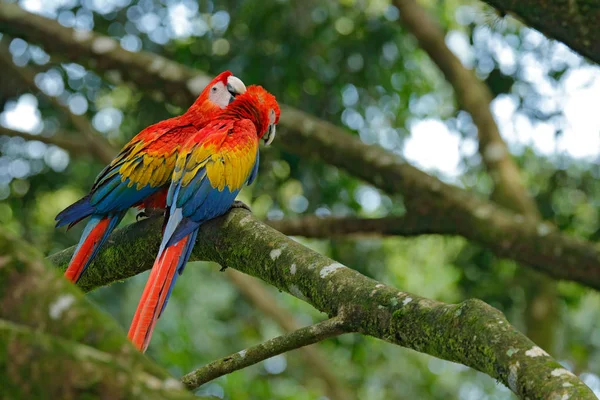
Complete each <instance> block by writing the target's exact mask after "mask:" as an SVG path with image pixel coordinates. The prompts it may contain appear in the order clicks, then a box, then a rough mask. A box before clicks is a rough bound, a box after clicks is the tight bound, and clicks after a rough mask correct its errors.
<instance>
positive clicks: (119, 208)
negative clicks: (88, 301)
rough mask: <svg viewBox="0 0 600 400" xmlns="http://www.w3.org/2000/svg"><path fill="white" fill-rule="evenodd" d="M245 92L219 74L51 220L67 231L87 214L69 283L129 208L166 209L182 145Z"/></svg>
mask: <svg viewBox="0 0 600 400" xmlns="http://www.w3.org/2000/svg"><path fill="white" fill-rule="evenodd" d="M245 90H246V87H245V85H244V83H243V82H242V81H241V80H240V79H239V78H237V77H235V76H233V75H232V74H231V72H229V71H225V72H222V73H221V74H220V75H219V76H217V77H216V78H214V79H213V80H212V81H211V82H210V84H209V85H208V86H207V87H206V88H205V89H204V90H203V91H202V93H200V95H199V96H198V99H197V100H196V101H195V102H194V104H193V105H192V106H191V107H190V108H189V109H188V110H187V111H186V112H185V113H184V114H183V115H181V116H179V117H174V118H170V119H168V120H165V121H161V122H159V123H157V124H154V125H151V126H149V127H147V128H146V129H144V130H143V131H141V132H140V133H138V134H137V135H136V136H135V137H134V138H133V139H131V140H130V141H129V143H127V144H126V145H125V146H124V147H123V149H122V150H121V152H120V153H119V154H118V155H117V156H116V157H115V159H114V160H113V161H112V162H111V163H110V164H109V165H108V166H107V167H106V168H104V170H103V171H102V172H101V173H100V174H99V175H98V177H97V178H96V181H95V182H94V185H93V186H92V189H91V190H90V193H89V194H87V195H86V196H85V197H83V198H82V199H80V200H79V201H77V202H76V203H74V204H72V205H70V206H69V207H67V208H66V209H65V210H63V211H62V212H61V213H59V214H58V215H57V216H56V221H58V222H57V223H56V226H57V227H61V226H63V225H67V224H68V225H69V228H70V227H71V226H73V225H74V224H76V223H77V222H79V221H81V220H82V219H84V218H86V217H88V216H91V218H90V220H89V222H88V223H87V225H86V227H85V230H84V231H83V234H82V235H81V239H80V240H79V244H78V245H77V248H76V250H75V253H74V254H73V258H71V261H70V263H69V266H68V268H67V270H66V271H65V276H66V277H67V278H68V279H69V280H71V281H72V282H77V281H78V280H79V278H80V277H81V275H82V274H83V273H84V272H85V270H86V269H87V267H88V265H89V264H90V262H91V261H92V259H93V258H94V257H95V255H96V254H97V253H98V250H99V249H100V247H101V246H102V244H103V243H104V241H105V240H106V238H107V237H108V235H109V234H110V233H111V232H112V230H113V229H114V228H115V227H116V226H117V225H118V224H119V222H120V221H121V219H122V218H123V216H124V215H125V213H126V212H127V210H128V209H129V208H131V207H134V206H137V207H139V208H145V211H146V212H149V213H153V212H156V210H157V209H164V208H165V206H166V194H167V189H168V184H169V182H170V180H171V175H172V174H173V169H174V167H175V161H176V159H177V153H178V151H179V149H180V147H181V145H182V144H183V143H184V142H185V141H186V140H187V138H188V137H190V136H192V135H194V134H195V133H196V132H198V130H200V129H202V128H203V127H204V126H205V125H206V124H207V123H208V122H209V121H212V119H213V118H214V116H215V115H217V114H218V113H219V112H221V110H222V109H224V108H225V107H226V106H227V105H228V104H229V103H230V102H231V101H232V100H233V99H234V98H235V96H237V95H239V94H241V93H243V92H245Z"/></svg>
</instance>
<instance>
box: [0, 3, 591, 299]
mask: <svg viewBox="0 0 600 400" xmlns="http://www.w3.org/2000/svg"><path fill="white" fill-rule="evenodd" d="M0 26H2V28H1V29H2V30H5V31H9V32H11V33H13V34H18V35H19V36H21V37H23V38H25V39H27V40H30V41H33V42H35V43H38V44H41V45H43V46H44V47H45V48H46V49H47V50H48V51H57V52H60V53H61V54H63V55H64V56H65V57H67V58H69V59H70V60H71V61H73V62H78V63H80V64H83V65H86V66H88V67H90V68H94V69H95V70H97V71H99V72H108V71H109V70H114V69H117V70H118V71H120V72H121V74H122V76H123V77H126V78H127V79H131V80H132V82H136V83H138V84H139V85H140V89H142V90H150V94H152V91H154V90H161V92H162V93H164V94H165V96H166V98H168V99H169V100H170V101H173V102H174V103H176V104H178V105H180V106H183V107H187V106H189V105H190V104H192V102H193V101H194V100H195V96H196V94H195V93H197V92H199V91H200V90H201V89H202V88H203V85H201V83H202V82H207V81H208V78H206V75H204V74H203V73H201V72H199V71H195V70H192V69H190V68H187V67H185V66H182V65H179V64H176V63H172V62H170V61H168V60H166V59H164V58H163V57H160V56H156V55H153V54H151V53H147V52H140V53H130V52H128V51H126V50H123V49H121V48H120V47H119V46H118V45H117V44H116V42H114V43H113V44H110V45H109V44H108V43H109V41H111V40H112V39H109V38H106V37H103V36H100V35H97V34H93V33H89V34H85V35H84V34H81V33H77V32H75V31H73V30H72V29H69V28H65V27H62V26H60V25H59V24H58V23H57V22H56V21H52V20H48V19H46V18H43V17H40V16H37V15H33V14H29V13H27V12H26V11H23V10H22V9H20V8H19V7H18V6H16V5H14V4H2V3H0ZM111 43H112V42H111ZM99 50H100V51H99ZM139 64H141V65H139ZM157 66H158V67H157ZM167 72H168V73H167ZM148 88H151V89H148ZM281 109H282V113H281V120H280V126H281V127H282V128H283V129H280V130H278V140H277V141H276V143H277V144H278V145H281V146H283V147H284V148H285V149H287V150H288V151H290V152H293V153H295V154H298V155H300V156H304V157H307V158H319V159H320V160H327V162H328V163H329V164H331V165H335V166H337V167H339V168H342V169H345V170H346V171H347V172H349V173H350V174H353V175H355V176H357V177H359V178H361V179H364V180H365V181H366V182H369V183H371V184H373V185H375V186H376V187H378V188H380V189H382V190H384V191H386V192H388V193H390V194H402V195H403V197H404V201H405V203H406V206H407V209H408V210H409V214H411V215H412V217H414V218H424V219H432V220H435V223H436V226H438V227H440V226H450V225H459V226H458V227H457V229H459V230H460V232H461V234H463V235H464V236H465V237H468V238H469V239H474V240H478V241H479V242H480V243H486V244H487V243H489V244H495V245H494V246H493V248H500V249H498V250H497V251H498V252H500V253H501V254H502V255H505V256H509V257H510V256H511V255H512V254H513V253H512V252H514V251H521V249H522V248H521V247H520V243H519V242H518V239H519V238H518V234H519V232H520V231H522V230H523V228H520V226H521V225H522V220H523V218H522V217H519V216H517V215H516V214H513V213H510V212H508V211H506V210H504V209H502V208H500V207H498V206H497V205H495V204H494V203H492V202H490V201H487V200H484V199H481V198H479V197H477V196H476V195H473V194H470V193H468V192H467V191H465V190H462V189H459V188H457V187H454V186H450V185H447V184H445V183H443V182H441V181H440V180H438V179H436V178H434V177H432V176H430V175H428V174H426V173H424V172H422V171H420V170H418V169H416V168H414V167H413V166H411V165H408V164H406V163H405V162H404V161H403V160H402V159H400V158H399V157H397V156H395V155H394V154H391V153H389V152H387V151H385V150H383V149H382V148H381V147H379V146H369V145H365V144H364V143H362V142H361V141H360V140H359V139H358V138H356V137H354V136H351V135H349V134H348V133H346V131H345V130H344V129H341V128H338V127H336V126H334V125H332V124H330V123H328V122H325V121H321V120H319V119H316V118H314V117H312V116H310V115H308V114H306V113H303V112H302V111H299V110H296V109H293V108H291V107H287V106H282V107H281ZM514 230H516V235H514V236H510V234H511V233H512V232H513V231H514ZM526 230H527V231H528V232H529V234H528V235H529V236H532V235H534V232H535V231H538V232H539V238H538V240H537V241H536V244H537V243H538V242H539V243H540V246H541V247H540V248H542V249H544V250H543V251H541V250H536V251H535V254H531V253H530V254H520V255H519V256H520V257H521V258H522V259H526V260H528V261H526V260H522V261H524V262H526V263H527V264H529V265H531V266H533V267H535V268H536V269H538V270H539V271H541V272H544V273H546V274H548V275H550V276H553V277H555V278H561V279H568V280H573V281H577V282H580V283H583V284H584V285H588V286H592V287H595V288H600V266H599V263H600V258H599V257H598V256H597V249H596V247H595V246H590V245H586V244H585V243H584V242H581V241H577V240H576V239H571V240H569V246H567V248H563V247H558V248H554V247H551V246H552V245H560V244H561V243H560V242H556V241H555V240H554V239H553V238H554V236H552V235H546V234H547V233H548V231H549V229H548V226H546V225H538V226H537V227H535V228H534V229H533V230H532V225H531V224H528V225H526ZM550 230H551V229H550ZM497 238H506V240H504V241H502V242H501V241H500V240H497ZM542 239H543V240H542ZM542 242H545V243H549V244H547V245H544V244H542ZM503 249H504V250H503ZM506 249H510V250H511V251H508V250H506ZM574 249H576V251H575V254H570V253H568V252H570V251H571V250H574ZM525 250H527V249H525ZM556 255H562V258H561V260H560V262H557V261H556V259H555V257H556ZM583 261H585V262H583Z"/></svg>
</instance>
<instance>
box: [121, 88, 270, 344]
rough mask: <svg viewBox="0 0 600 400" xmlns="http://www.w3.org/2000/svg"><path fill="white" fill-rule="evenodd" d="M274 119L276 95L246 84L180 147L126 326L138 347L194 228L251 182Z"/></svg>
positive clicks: (183, 259)
mask: <svg viewBox="0 0 600 400" xmlns="http://www.w3.org/2000/svg"><path fill="white" fill-rule="evenodd" d="M277 122H279V105H278V104H277V101H276V100H275V97H274V96H273V95H271V94H270V93H268V92H267V91H266V90H264V89H263V88H262V87H260V86H249V87H248V90H247V91H246V92H245V93H244V94H241V95H239V96H237V98H236V99H235V100H234V101H233V102H232V103H231V104H230V105H229V106H228V107H227V108H226V109H225V110H223V111H222V112H221V113H220V114H219V115H218V116H217V117H215V119H214V120H213V122H211V123H209V124H208V125H207V126H206V127H205V128H204V129H202V130H200V131H198V132H196V133H195V134H194V135H192V136H190V137H189V139H188V141H187V142H186V143H185V144H184V145H183V146H182V148H181V152H180V153H179V155H178V157H177V162H176V165H175V171H174V173H173V179H172V182H171V185H170V187H169V192H168V195H167V206H168V222H167V224H166V227H165V229H164V233H163V240H162V243H161V245H160V250H159V252H158V256H157V258H156V261H155V263H154V266H153V267H152V271H151V273H150V276H149V277H148V282H147V283H146V287H145V288H144V292H143V294H142V297H141V299H140V302H139V305H138V308H137V310H136V313H135V315H134V318H133V321H132V323H131V327H130V329H129V339H130V340H131V341H132V342H133V343H134V345H135V346H136V347H137V348H138V349H139V350H140V351H142V352H144V351H146V348H147V347H148V344H149V342H150V337H151V335H152V331H153V329H154V326H155V324H156V321H157V319H158V318H159V317H160V315H161V313H162V312H163V311H164V309H165V306H166V304H167V301H168V300H169V297H170V295H171V291H172V290H173V286H174V284H175V281H176V279H177V275H181V273H182V272H183V269H184V267H185V264H186V262H187V260H188V258H189V256H190V253H191V251H192V248H193V247H194V242H195V240H196V235H197V234H198V228H199V227H200V225H201V224H202V223H203V222H205V221H208V220H210V219H212V218H215V217H218V216H219V215H222V214H224V213H225V212H227V210H229V208H230V207H231V206H232V204H233V203H234V200H235V197H236V196H237V194H238V192H239V191H240V190H241V189H242V187H243V186H244V184H248V185H250V184H251V183H252V182H253V181H254V179H255V178H256V174H257V171H258V161H259V152H258V144H259V140H260V139H261V138H262V139H264V141H265V143H266V144H267V145H268V144H270V143H271V142H272V140H273V138H274V137H275V124H277Z"/></svg>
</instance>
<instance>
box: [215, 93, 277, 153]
mask: <svg viewBox="0 0 600 400" xmlns="http://www.w3.org/2000/svg"><path fill="white" fill-rule="evenodd" d="M222 115H223V118H229V117H236V118H247V119H250V120H251V121H252V122H253V123H254V125H255V126H256V131H257V132H258V138H259V139H263V140H264V141H265V144H266V145H269V144H271V142H272V141H273V139H274V138H275V125H277V123H278V122H279V115H280V110H279V104H277V100H275V96H273V95H272V94H271V93H269V92H267V91H266V90H265V89H264V88H263V87H262V86H258V85H250V86H248V88H247V90H246V91H245V92H244V93H243V94H240V95H239V96H237V97H236V98H235V100H234V101H233V102H232V103H231V105H230V106H229V107H227V110H226V111H224V112H223V114H222Z"/></svg>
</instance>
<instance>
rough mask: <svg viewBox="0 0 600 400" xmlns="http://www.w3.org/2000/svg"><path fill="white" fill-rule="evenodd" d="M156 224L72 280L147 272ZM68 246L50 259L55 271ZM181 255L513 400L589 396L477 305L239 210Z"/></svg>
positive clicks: (135, 229) (126, 233)
mask: <svg viewBox="0 0 600 400" xmlns="http://www.w3.org/2000/svg"><path fill="white" fill-rule="evenodd" d="M160 224H161V221H159V220H158V219H154V220H152V219H151V220H145V221H141V222H138V223H135V224H132V225H130V226H128V227H126V228H124V229H121V230H120V231H118V232H115V233H113V235H111V237H110V238H109V243H108V244H107V245H106V246H105V248H104V250H103V251H101V253H100V254H99V256H98V257H97V258H96V260H95V262H94V263H93V264H92V265H91V267H90V268H89V269H88V271H87V272H86V275H85V276H84V278H83V279H82V281H83V282H81V283H82V286H83V287H84V288H87V289H90V288H92V287H98V286H102V285H107V284H109V283H111V282H114V281H117V280H120V279H124V278H126V277H129V276H132V275H134V274H137V273H139V272H141V271H144V270H146V269H149V268H151V266H152V264H153V261H154V255H155V254H156V252H157V251H158V247H159V243H160ZM72 252H73V248H70V249H67V250H65V251H63V252H61V253H58V254H56V255H54V256H52V257H50V260H51V261H52V262H53V263H54V264H55V265H57V266H59V267H60V268H62V269H64V268H65V267H66V263H67V262H68V260H69V258H70V255H71V254H72ZM191 259H192V260H208V261H215V262H217V263H219V264H220V265H222V266H227V267H230V268H235V269H237V270H239V271H242V272H244V273H247V274H250V275H253V276H256V277H257V278H260V279H262V280H264V281H265V282H267V283H269V284H272V285H274V286H275V287H277V288H278V289H280V290H282V291H285V292H288V293H290V294H292V295H294V296H296V297H298V298H299V299H302V300H304V301H306V302H308V303H309V304H311V305H312V306H313V307H315V308H316V309H318V310H319V311H322V312H324V313H326V314H328V315H329V316H330V317H334V316H341V317H342V318H343V320H344V322H345V323H347V324H348V325H347V326H348V327H349V329H351V330H353V331H357V332H360V333H363V334H366V335H370V336H374V337H376V338H380V339H382V340H385V341H388V342H390V343H394V344H397V345H400V346H404V347H408V348H411V349H414V350H417V351H420V352H424V353H427V354H430V355H433V356H435V357H439V358H443V359H446V360H450V361H454V362H458V363H462V364H464V365H467V366H469V367H471V368H474V369H477V370H479V371H482V372H484V373H486V374H488V375H490V376H491V377H493V378H495V379H498V380H499V381H501V382H502V383H504V384H505V385H507V386H508V387H509V388H510V389H511V390H512V391H513V392H515V393H516V394H517V395H518V396H520V397H521V398H526V397H529V398H561V396H570V397H572V398H578V399H594V398H595V396H594V395H593V393H592V391H591V390H590V389H589V388H587V387H586V386H585V385H584V384H583V383H582V382H581V381H580V380H579V379H578V378H577V377H576V376H575V375H573V374H571V373H570V372H568V371H566V370H565V369H564V368H562V367H561V365H560V364H558V363H557V362H556V361H554V360H553V359H552V358H551V357H550V356H549V355H547V354H546V353H545V352H544V351H543V350H541V349H540V348H539V347H537V346H535V345H534V343H533V342H531V341H530V340H529V339H528V338H527V337H525V336H524V335H523V334H521V333H519V332H518V331H517V330H516V329H515V328H513V327H512V326H511V325H510V324H509V323H508V322H507V321H506V319H505V318H504V317H503V315H502V314H501V313H500V312H499V311H498V310H496V309H494V308H492V307H490V306H488V305H487V304H485V303H483V302H481V301H479V300H467V301H465V302H462V303H460V304H444V303H440V302H437V301H433V300H429V299H425V298H421V297H419V296H415V295H413V294H410V293H405V292H401V291H398V290H397V289H394V288H392V287H389V286H386V285H383V284H381V283H379V282H377V281H374V280H372V279H369V278H367V277H365V276H363V275H361V274H360V273H358V272H356V271H354V270H351V269H349V268H346V267H344V266H343V265H341V264H339V263H336V262H335V261H333V260H331V259H329V258H327V257H325V256H322V255H320V254H318V253H316V252H314V251H312V250H310V249H308V248H306V247H304V246H302V245H301V244H299V243H297V242H295V241H293V240H291V239H289V238H287V237H286V236H284V235H282V234H281V233H279V232H277V231H275V230H274V229H272V228H270V227H268V226H266V225H265V224H263V223H262V222H260V221H257V220H256V219H254V217H252V215H250V214H249V213H247V212H246V211H243V210H240V209H236V210H233V211H231V212H230V213H228V214H227V215H225V216H224V217H220V218H217V219H215V220H213V221H210V222H208V223H206V224H204V225H203V226H202V228H201V229H200V233H199V235H198V240H197V244H196V247H195V249H194V252H193V254H192V258H191Z"/></svg>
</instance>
